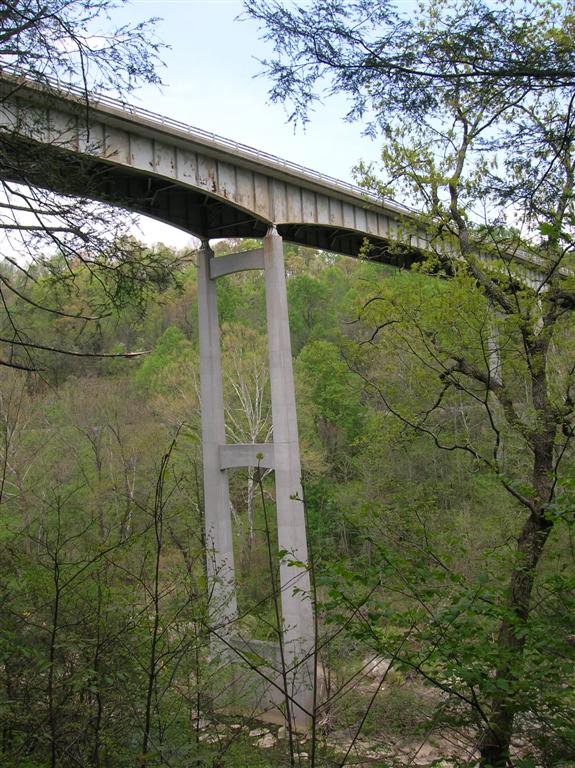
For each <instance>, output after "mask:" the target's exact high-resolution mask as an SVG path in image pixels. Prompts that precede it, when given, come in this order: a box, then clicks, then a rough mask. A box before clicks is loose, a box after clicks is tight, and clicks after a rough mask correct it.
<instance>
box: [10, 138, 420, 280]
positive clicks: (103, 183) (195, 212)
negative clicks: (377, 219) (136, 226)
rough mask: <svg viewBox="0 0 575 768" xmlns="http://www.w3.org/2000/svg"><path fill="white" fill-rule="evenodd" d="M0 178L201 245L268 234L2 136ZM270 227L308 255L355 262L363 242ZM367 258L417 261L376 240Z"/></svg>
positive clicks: (147, 184) (243, 220) (341, 232)
mask: <svg viewBox="0 0 575 768" xmlns="http://www.w3.org/2000/svg"><path fill="white" fill-rule="evenodd" d="M0 175H1V176H2V178H4V179H10V180H11V181H14V182H18V183H25V184H29V185H31V186H37V187H40V188H43V187H46V188H49V189H50V190H52V191H54V192H57V193H60V194H63V195H76V196H79V197H82V198H90V199H93V200H99V201H102V202H108V203H110V204H112V205H115V206H118V207H120V208H125V209H127V210H131V211H134V212H136V213H140V214H144V215H145V216H150V217H152V218H154V219H157V220H159V221H162V222H164V223H166V224H171V225H173V226H175V227H178V228H179V229H182V230H185V231H186V232H190V233H191V234H193V235H196V236H197V237H199V238H202V239H213V238H228V237H229V238H263V237H264V236H265V234H266V232H267V231H268V228H269V226H270V222H269V221H266V220H265V219H262V218H260V217H258V216H256V215H255V214H254V213H252V212H250V211H244V210H241V209H239V208H238V207H237V205H234V204H232V203H230V202H228V201H226V200H225V199H222V198H220V197H217V196H216V195H210V194H208V193H206V192H204V191H203V190H198V189H193V188H191V187H189V186H185V185H182V184H179V183H178V182H172V181H169V180H167V179H165V178H164V179H163V178H160V177H158V176H156V175H153V174H147V173H145V172H141V171H136V170H134V168H126V167H124V166H121V165H116V164H111V163H107V162H102V161H101V160H99V159H93V158H90V157H89V156H86V155H78V154H74V153H72V152H69V151H67V150H62V149H60V148H57V147H54V146H46V145H38V144H37V143H35V142H33V141H27V140H25V139H22V138H19V137H18V138H17V137H14V136H11V137H10V138H9V137H8V136H7V135H5V136H2V142H1V145H0ZM275 224H276V227H277V231H278V233H279V234H280V235H281V236H282V237H283V239H284V240H285V241H286V242H291V243H295V244H297V245H303V246H307V247H310V248H318V249H321V250H326V251H331V252H333V253H339V254H343V255H346V256H355V257H357V256H358V254H359V253H360V250H361V248H362V246H363V244H364V235H362V234H361V233H359V232H355V231H353V230H346V229H341V228H338V227H328V226H321V225H319V226H318V225H314V224H305V223H298V224H295V223H289V222H284V223H282V222H275ZM369 257H370V258H371V259H373V260H375V261H380V262H382V263H386V264H390V265H392V266H396V267H407V266H409V265H410V264H412V263H413V262H414V261H416V260H417V259H418V258H420V253H419V252H418V251H416V250H415V249H410V248H407V247H405V246H403V245H400V244H398V243H394V244H393V245H391V244H390V243H389V242H388V241H387V240H383V239H381V238H378V239H371V240H370V250H369Z"/></svg>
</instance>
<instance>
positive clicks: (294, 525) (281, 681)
mask: <svg viewBox="0 0 575 768" xmlns="http://www.w3.org/2000/svg"><path fill="white" fill-rule="evenodd" d="M259 268H263V270H264V280H265V289H266V317H267V329H268V353H269V372H270V390H271V403H272V422H273V444H272V445H257V446H246V445H237V446H234V445H226V438H225V423H224V404H223V394H222V379H221V360H220V339H219V326H218V316H217V307H216V291H215V281H216V279H217V277H220V276H222V275H224V274H230V273H231V272H237V271H241V270H243V269H259ZM198 281H199V282H198V293H199V314H200V376H201V395H202V447H203V457H204V458H203V460H204V497H205V525H206V545H207V561H208V578H209V580H210V591H211V595H212V601H211V602H212V605H211V608H210V619H211V622H212V625H214V626H218V627H222V625H224V626H226V627H228V630H227V634H228V635H229V636H230V637H231V638H233V631H234V627H233V623H234V620H235V618H236V616H237V607H236V594H235V578H234V560H233V547H232V543H233V542H232V528H231V513H230V501H229V490H228V478H227V467H232V466H254V464H255V463H258V462H260V463H261V466H266V467H272V468H273V469H274V474H275V496H276V512H277V522H278V545H279V550H280V552H281V553H283V555H282V557H281V560H280V568H279V575H280V578H279V592H280V594H279V595H278V596H277V597H278V598H279V600H280V603H281V616H282V627H281V631H280V637H279V648H278V649H277V650H278V653H277V654H275V656H276V659H277V661H278V662H279V666H280V668H279V669H278V668H274V670H273V671H274V676H275V679H274V685H272V686H271V688H270V690H269V691H268V692H267V693H266V694H265V695H264V696H263V698H262V704H263V705H264V708H265V706H266V697H267V708H268V709H269V705H270V704H271V705H272V706H276V707H280V706H281V707H282V708H283V711H284V715H285V717H286V718H288V717H289V720H290V722H291V725H292V726H293V727H294V728H299V729H305V728H306V727H307V726H308V725H309V721H310V712H311V708H312V701H313V697H312V693H313V692H312V680H313V648H314V622H313V607H312V601H311V596H310V579H309V573H308V569H307V562H308V552H307V540H306V528H305V517H304V508H303V500H302V488H301V465H300V456H299V440H298V428H297V415H296V407H295V389H294V382H293V370H292V358H291V342H290V335H289V322H288V307H287V291H286V279H285V268H284V258H283V243H282V238H281V237H280V235H279V234H278V233H277V231H276V229H275V227H272V228H270V230H269V231H268V233H267V235H266V236H265V238H264V243H263V251H251V252H247V253H243V254H233V255H230V256H227V257H220V258H217V259H216V258H214V255H213V252H212V251H211V249H210V247H209V243H208V242H207V241H204V242H203V243H202V248H201V251H200V262H199V276H198ZM256 454H257V456H259V457H260V458H259V459H258V458H256ZM270 581H271V580H270ZM237 642H238V649H240V646H241V647H245V641H243V640H242V639H241V638H237ZM230 643H231V644H232V645H233V644H234V640H233V639H231V640H230ZM248 644H249V641H248ZM240 655H241V654H240ZM276 667H277V664H276ZM260 688H261V686H260ZM286 688H287V690H286ZM280 690H281V693H280ZM286 694H287V695H286ZM286 702H287V704H286ZM286 710H287V711H286Z"/></svg>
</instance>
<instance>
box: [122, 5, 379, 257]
mask: <svg viewBox="0 0 575 768" xmlns="http://www.w3.org/2000/svg"><path fill="white" fill-rule="evenodd" d="M242 11H243V5H242V2H241V0H132V2H131V4H130V5H128V6H126V7H125V8H124V9H123V10H122V16H123V17H125V20H126V21H127V20H130V21H132V22H135V21H139V20H141V19H144V18H148V17H152V16H157V17H161V20H160V21H158V23H157V26H156V31H157V37H158V38H159V39H160V40H162V41H163V42H165V43H166V44H168V45H170V47H171V48H170V50H167V51H165V53H164V60H165V62H166V67H165V68H164V69H163V70H162V79H163V81H164V83H165V85H164V87H163V88H162V89H161V90H158V89H156V88H145V89H141V90H140V91H139V92H138V93H137V94H136V95H135V96H134V98H133V99H132V100H133V101H134V103H136V104H139V105H140V106H143V107H146V108H147V109H151V110H153V111H154V112H158V113H160V114H163V115H166V116H168V117H172V118H175V119H177V120H181V121H183V122H185V123H188V124H189V125H193V126H196V127H198V128H203V129H205V130H208V131H213V132H215V133H218V134H220V135H222V136H225V137H226V138H230V139H235V140H236V141H240V142H243V143H245V144H249V145H250V146H253V147H256V148H257V149H261V150H264V151H266V152H271V153H272V154H274V155H278V156H279V157H284V158H286V159H288V160H291V161H293V162H296V163H300V164H301V165H305V166H307V167H310V168H312V169H314V170H317V171H322V172H323V173H327V174H329V175H331V176H335V177H336V178H340V179H343V180H345V181H352V174H351V168H352V166H353V165H354V163H356V162H357V161H358V160H359V159H360V158H362V159H366V160H372V159H376V158H377V154H378V145H377V143H376V142H373V141H371V140H370V139H368V138H366V137H364V136H362V135H361V126H360V125H357V124H353V125H350V124H346V123H345V122H344V121H343V116H344V114H345V109H346V107H345V102H343V101H341V100H340V101H336V100H328V101H326V103H325V104H323V105H318V107H317V109H316V111H315V114H314V115H313V116H312V120H311V122H310V124H309V125H308V126H307V127H306V129H305V132H304V131H303V130H302V128H301V127H298V128H297V130H296V132H295V133H294V128H293V126H292V125H288V124H287V123H286V120H287V114H286V112H285V110H284V108H283V107H282V106H281V105H279V104H270V103H269V100H268V95H267V92H268V88H269V85H270V83H269V81H268V80H266V78H265V77H261V76H260V77H256V75H258V73H259V72H260V71H261V66H260V64H259V63H258V61H257V59H258V58H264V57H265V56H266V53H267V54H269V53H270V49H269V48H266V45H265V44H264V43H263V42H262V41H261V40H259V32H258V26H257V24H256V23H255V22H254V21H252V20H246V21H240V20H239V19H238V18H237V17H238V16H241V14H242ZM122 16H120V19H121V18H122ZM114 18H116V16H115V17H114ZM170 229H171V228H168V227H163V226H161V225H158V224H156V223H153V224H152V223H150V224H146V225H145V226H144V236H145V239H147V240H152V241H153V240H163V241H164V242H166V243H168V244H171V245H176V246H179V245H185V244H186V242H187V240H188V238H187V237H186V236H185V235H184V234H183V233H177V232H176V231H175V230H173V229H172V230H171V231H170Z"/></svg>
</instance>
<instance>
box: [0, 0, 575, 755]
mask: <svg viewBox="0 0 575 768" xmlns="http://www.w3.org/2000/svg"><path fill="white" fill-rule="evenodd" d="M121 5H122V3H121V2H120V3H118V4H116V3H113V2H111V1H110V0H46V2H39V1H38V0H22V1H20V0H10V2H7V3H5V4H4V5H3V6H2V8H0V63H1V64H2V66H3V67H4V66H5V65H6V66H9V67H10V68H11V69H10V72H11V73H12V74H11V75H9V77H14V71H15V70H14V67H16V68H17V70H16V71H17V72H19V73H20V74H22V73H23V74H25V75H26V77H28V78H32V79H34V80H35V81H36V82H37V83H38V84H39V85H40V86H41V85H42V84H46V83H49V84H54V82H56V83H58V84H66V83H70V82H72V83H74V84H75V85H76V86H77V87H79V88H80V93H83V94H84V97H85V100H86V105H87V107H86V111H87V112H88V114H89V99H88V96H89V90H90V89H94V90H102V91H105V92H107V93H113V94H114V95H116V96H119V97H121V98H122V99H127V98H128V97H129V96H130V94H131V93H132V92H133V90H134V88H135V87H137V86H138V85H139V84H146V83H147V84H159V82H160V78H159V75H158V64H159V57H161V54H162V44H161V43H159V42H158V41H157V40H156V39H155V37H154V34H153V29H154V19H150V20H148V21H145V20H144V21H137V22H135V23H134V24H121V23H118V24H115V22H114V21H113V12H114V10H115V8H116V7H117V6H121ZM244 11H245V13H246V14H247V15H249V16H250V18H252V19H255V20H257V21H258V23H259V24H260V25H261V26H260V30H261V34H262V36H263V37H264V38H265V39H266V40H267V42H268V43H269V45H270V46H271V48H270V50H271V54H270V57H269V59H267V60H266V61H262V62H260V64H261V67H262V68H263V71H264V72H265V74H266V76H267V77H268V78H269V82H270V83H271V85H270V98H271V100H272V101H273V102H280V103H283V104H284V105H286V107H287V108H288V116H289V117H290V119H291V120H293V121H294V122H295V123H296V124H301V123H304V124H305V122H306V121H307V120H309V114H310V111H311V110H313V108H314V107H316V106H317V104H318V103H320V101H321V99H322V98H324V97H329V96H330V95H332V96H333V95H338V96H342V97H345V98H346V99H347V104H348V106H349V112H348V114H347V119H348V120H350V121H356V122H358V123H360V124H361V125H362V126H363V128H364V131H365V133H366V134H368V135H369V136H372V137H376V138H377V139H378V140H379V141H380V143H381V159H380V162H379V163H374V164H364V163H358V165H357V167H356V169H355V175H356V179H357V181H358V183H359V184H361V186H362V187H363V189H364V190H365V192H366V194H371V195H372V196H373V195H375V196H378V197H379V198H382V199H384V200H385V199H387V198H389V197H390V196H393V197H394V198H396V199H400V200H401V201H402V202H403V203H406V204H409V205H410V206H411V207H412V208H413V209H414V210H415V211H417V214H416V215H415V214H414V215H413V216H412V217H411V218H409V217H408V219H409V221H415V222H416V231H417V232H419V231H421V230H422V229H424V230H425V233H426V240H425V242H426V247H425V248H424V249H419V250H418V251H417V252H416V253H415V252H412V253H411V256H412V257H413V258H411V260H410V263H411V266H410V268H409V269H407V268H405V269H396V268H392V267H391V266H389V265H386V264H382V263H377V261H376V259H375V258H373V252H372V251H371V250H370V243H369V242H368V241H365V242H364V244H363V247H362V248H361V249H360V251H359V252H358V254H357V258H354V259H351V258H347V257H342V256H339V255H337V254H334V253H330V252H327V251H313V250H306V249H304V248H302V247H298V246H296V245H293V244H286V245H285V250H284V260H285V271H286V277H287V292H288V306H289V321H290V328H291V343H292V355H293V366H294V371H295V378H296V390H297V391H296V398H297V411H298V422H299V437H300V442H301V454H302V478H301V479H302V488H303V496H304V499H303V501H304V504H305V514H306V525H307V536H308V541H309V560H308V562H305V563H301V562H294V563H293V565H294V566H296V567H297V568H299V569H305V570H307V571H308V572H309V576H310V581H311V585H312V586H311V591H310V594H309V595H306V596H305V597H306V599H309V600H310V601H311V604H312V605H313V609H314V616H315V632H314V634H315V638H314V652H313V659H312V662H313V663H312V668H313V678H314V695H313V707H312V710H311V711H310V713H309V715H310V727H309V730H308V731H305V732H298V731H297V730H296V729H294V728H293V727H291V726H292V723H291V722H290V719H289V717H287V722H285V724H282V723H284V718H285V717H286V715H287V714H288V713H287V709H288V704H289V703H290V702H289V697H288V696H286V697H285V709H284V708H283V705H282V704H280V705H279V706H278V713H277V714H278V718H277V720H278V721H277V722H276V724H275V725H274V724H271V723H262V722H261V721H259V720H257V718H255V717H254V715H255V714H257V713H256V711H255V708H251V709H250V706H246V705H243V706H242V707H238V706H237V702H238V691H239V683H238V677H237V663H236V661H234V659H235V658H236V657H237V656H238V654H239V651H238V648H239V647H240V646H234V647H233V648H230V647H227V646H225V643H224V644H222V643H223V640H222V633H221V627H219V626H218V625H217V624H214V621H213V611H212V610H211V600H212V592H213V584H210V582H209V580H208V579H207V577H206V567H207V566H206V559H207V557H208V556H209V551H207V550H209V547H208V546H207V543H206V538H205V532H204V516H205V509H204V498H203V484H202V459H201V424H200V412H201V402H200V394H199V393H200V386H199V380H198V376H199V365H198V359H199V338H198V320H197V315H198V307H197V304H198V277H197V264H198V252H197V251H195V250H194V248H193V247H190V248H189V249H184V250H182V251H176V250H174V249H170V248H168V247H166V246H164V245H161V244H157V245H156V246H154V247H152V246H150V245H148V244H145V243H141V242H139V241H138V240H137V239H135V238H134V236H133V229H132V227H131V223H132V219H131V217H130V214H128V213H127V212H125V211H122V212H121V213H120V211H119V209H112V208H111V207H110V206H109V205H107V204H106V201H105V199H102V194H101V189H102V187H101V186H100V187H98V181H99V179H97V178H95V177H96V176H98V174H99V173H100V172H102V173H103V171H102V170H101V169H100V171H99V172H97V173H94V167H95V166H94V165H93V164H92V165H90V164H89V163H87V164H86V167H85V168H84V167H83V165H82V163H81V162H79V163H76V165H74V166H72V165H66V162H63V163H61V164H54V163H52V162H51V158H53V157H54V154H50V153H49V152H46V151H44V150H43V148H42V146H41V145H38V146H36V145H34V143H33V142H32V141H31V140H30V141H29V142H28V143H27V144H25V145H24V144H23V143H22V140H21V137H19V139H18V140H17V137H16V136H15V132H14V131H13V126H11V125H10V124H9V121H8V122H6V121H4V122H2V123H1V125H0V176H1V187H2V194H1V196H0V230H1V232H2V235H3V238H2V260H1V262H0V300H1V319H0V325H1V335H0V379H1V386H0V477H1V480H0V605H1V608H2V610H1V612H0V765H1V766H6V768H69V767H70V768H71V767H72V766H83V767H85V768H88V767H89V768H124V767H125V768H128V766H129V767H130V768H155V767H159V766H172V767H173V768H184V767H185V768H191V766H197V767H198V768H199V767H200V766H206V767H210V768H236V767H237V768H239V766H254V768H276V767H277V768H280V767H281V766H289V768H296V766H297V768H301V767H302V766H311V767H312V768H343V767H344V766H351V765H356V766H381V768H387V767H388V766H389V768H392V766H400V765H418V766H432V765H437V766H439V765H442V766H444V768H447V766H454V767H456V766H457V767H459V766H464V765H465V766H473V765H475V766H479V768H537V767H538V766H541V768H555V767H556V766H557V768H568V767H569V766H573V765H574V764H575V718H574V717H573V712H574V711H575V692H574V683H575V650H574V649H575V618H574V617H575V610H574V609H575V543H574V533H575V532H574V525H575V518H574V514H573V511H574V509H575V498H574V495H575V479H574V478H575V473H574V460H575V456H574V451H573V436H574V434H575V393H574V385H575V381H574V379H575V344H574V341H575V339H574V336H575V327H574V325H573V311H574V310H575V277H574V275H575V272H574V269H575V262H574V249H575V205H574V203H575V197H574V185H575V158H574V152H575V109H574V105H575V95H574V93H573V87H574V84H575V49H574V46H573V40H574V39H575V36H574V32H575V17H574V15H573V9H572V6H571V4H570V3H563V2H557V3H555V2H548V1H547V0H518V2H516V3H499V2H494V3H484V2H482V0H462V1H461V2H457V3H454V2H451V0H425V2H422V3H421V4H420V5H419V12H418V13H417V14H414V13H410V12H406V11H405V10H404V9H402V6H401V4H398V5H397V6H395V5H393V4H392V3H391V2H387V0H348V1H344V0H310V2H307V3H301V4H294V3H282V2H280V1H279V0H245V2H244ZM98 25H101V27H100V26H98ZM96 29H98V30H100V29H101V34H100V33H98V34H95V30H96ZM3 76H4V75H3ZM2 98H4V97H2ZM0 106H2V107H4V106H5V104H0ZM2 114H3V113H2ZM58 140H59V137H58V136H56V137H55V138H54V142H55V144H57V143H58ZM23 146H25V151H22V147H23ZM59 157H62V155H59ZM68 160H70V158H69V157H68ZM71 169H73V173H72V172H71ZM38 179H40V180H41V182H42V186H41V187H40V188H39V187H37V186H34V182H35V181H36V182H37V180H38ZM66 179H68V183H69V185H70V186H69V187H67V186H66ZM17 182H19V183H17ZM50 189H58V191H59V194H58V195H56V194H53V193H52V192H50ZM98 189H99V190H100V194H98V193H97V192H95V191H94V190H98ZM82 190H83V191H84V196H79V195H78V192H79V191H82ZM369 199H371V200H373V197H372V198H369ZM95 200H100V202H95ZM125 207H126V208H129V207H130V205H129V201H125ZM405 226H406V227H408V228H409V222H408V223H407V224H406V225H405ZM408 234H409V232H408ZM314 242H317V241H314ZM259 245H260V243H259V241H257V240H253V241H250V240H247V239H244V240H243V241H240V240H220V241H212V243H211V247H212V248H213V249H214V252H215V255H216V258H217V257H218V256H221V255H224V254H227V253H231V252H237V251H244V250H246V249H248V248H252V247H253V248H255V247H258V246H259ZM402 247H405V246H404V244H403V245H402V243H395V242H392V241H390V242H389V243H388V244H387V257H388V258H389V260H390V261H393V258H392V257H393V255H394V249H395V248H398V249H401V248H402ZM217 290H218V311H219V318H220V324H221V348H222V359H223V372H224V400H225V416H226V429H227V439H228V440H229V442H243V443H263V442H266V441H269V440H270V439H272V440H273V430H272V424H271V417H270V392H269V389H270V385H269V378H268V367H267V343H268V342H267V338H266V323H265V315H266V313H265V297H264V285H263V280H262V276H261V275H259V274H257V273H256V274H253V273H245V274H240V275H234V276H227V277H225V278H223V279H222V280H221V281H219V283H218V289H217ZM229 474H230V501H231V514H232V518H233V530H234V556H235V561H236V570H237V576H238V583H239V590H238V608H239V611H238V619H237V622H235V627H234V633H235V637H236V639H238V638H239V639H242V638H243V639H249V640H250V641H252V645H251V646H249V647H248V651H246V652H245V653H243V655H242V658H241V660H242V664H243V665H244V666H245V667H246V668H247V669H248V670H249V672H250V675H251V679H252V680H262V679H263V680H266V674H267V672H266V670H267V669H268V668H269V664H268V661H269V660H268V659H266V657H265V653H264V650H263V649H265V648H269V647H271V646H272V645H274V644H275V645H278V646H279V648H280V651H281V638H282V615H281V608H280V607H279V597H280V596H279V595H278V575H277V570H278V559H279V558H283V559H284V560H285V558H286V557H289V554H290V553H289V552H286V551H282V552H278V540H277V526H276V520H275V514H274V513H275V509H274V505H275V501H274V478H273V473H271V472H270V471H268V470H267V469H265V468H264V467H263V466H259V465H258V466H254V467H250V468H248V469H247V470H233V471H230V473H229ZM254 643H255V644H256V645H254ZM257 643H259V645H257ZM253 648H261V649H262V651H261V653H255V652H253ZM230 650H233V651H234V653H235V656H234V655H233V654H231V655H230V652H229V651H230ZM281 671H282V673H283V674H284V676H285V675H287V674H288V672H290V673H291V672H293V670H287V671H286V670H285V669H283V670H281ZM267 682H268V683H269V682H270V681H269V679H268V680H267ZM284 687H286V686H284Z"/></svg>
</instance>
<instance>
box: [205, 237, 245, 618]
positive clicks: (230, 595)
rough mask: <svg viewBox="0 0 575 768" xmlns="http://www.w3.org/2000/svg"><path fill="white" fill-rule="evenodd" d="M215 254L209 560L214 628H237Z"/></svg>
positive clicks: (208, 293) (208, 366) (208, 337)
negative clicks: (224, 462) (222, 447)
mask: <svg viewBox="0 0 575 768" xmlns="http://www.w3.org/2000/svg"><path fill="white" fill-rule="evenodd" d="M213 257H214V254H213V251H212V250H211V248H210V245H209V242H208V241H207V240H203V241H202V247H201V249H200V252H199V264H198V305H199V335H200V391H201V398H202V448H203V465H204V507H205V512H204V514H205V527H206V558H207V567H208V583H209V589H210V595H211V599H210V620H211V623H212V625H221V624H231V622H233V621H234V619H235V618H236V616H237V603H236V591H235V578H234V552H233V539H232V520H231V513H230V497H229V487H228V475H227V472H226V471H225V470H222V469H221V468H220V467H221V464H220V454H219V447H220V445H224V444H225V442H226V430H225V421H224V397H223V391H222V366H221V352H220V331H219V323H218V309H217V301H216V285H215V281H214V280H212V279H211V278H210V262H211V259H213Z"/></svg>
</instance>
